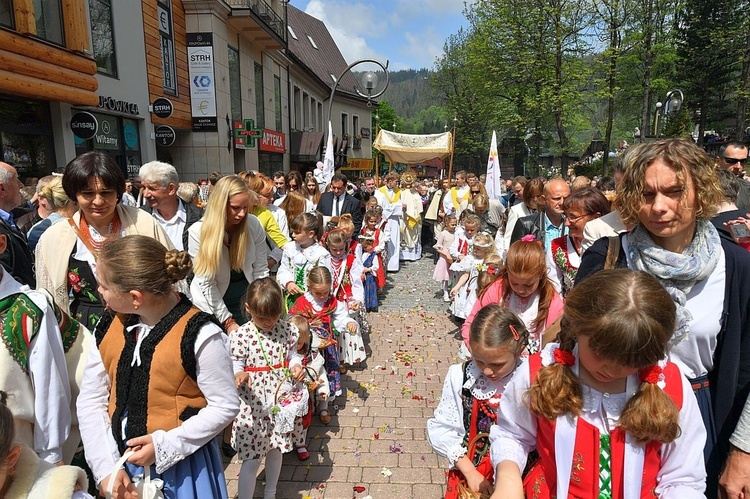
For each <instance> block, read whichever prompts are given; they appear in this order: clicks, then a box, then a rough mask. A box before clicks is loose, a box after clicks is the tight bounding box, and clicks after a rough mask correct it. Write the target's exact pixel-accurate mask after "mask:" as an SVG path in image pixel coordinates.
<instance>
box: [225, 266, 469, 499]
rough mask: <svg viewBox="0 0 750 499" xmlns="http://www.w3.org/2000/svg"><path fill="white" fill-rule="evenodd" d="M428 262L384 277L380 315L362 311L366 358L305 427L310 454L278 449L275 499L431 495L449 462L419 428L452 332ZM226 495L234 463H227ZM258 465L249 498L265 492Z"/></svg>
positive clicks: (447, 358) (449, 356) (453, 344)
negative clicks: (304, 457) (368, 329)
mask: <svg viewBox="0 0 750 499" xmlns="http://www.w3.org/2000/svg"><path fill="white" fill-rule="evenodd" d="M433 269H434V265H433V263H432V259H431V258H428V257H425V258H423V259H422V260H420V261H417V262H410V263H407V264H405V265H402V268H401V271H400V272H398V273H396V274H389V276H388V281H389V285H388V286H387V291H386V296H385V297H384V298H383V299H382V301H381V306H380V309H379V312H377V313H370V314H368V318H369V321H370V323H371V324H372V333H371V334H370V336H369V338H365V343H366V345H367V346H368V348H369V350H370V351H369V352H368V359H367V361H366V362H365V363H363V364H362V365H361V366H360V367H358V368H354V369H351V370H350V371H349V372H348V373H347V374H346V375H343V376H342V385H343V388H344V395H343V396H341V397H337V398H336V400H335V405H334V408H333V411H331V412H332V421H331V424H330V425H329V426H323V425H322V424H320V422H319V421H318V419H317V416H316V417H314V419H313V425H312V426H311V428H310V430H309V432H308V450H309V451H310V454H311V458H310V459H309V460H308V461H306V462H301V461H299V460H298V459H297V456H296V454H295V453H294V452H292V453H289V454H286V455H285V456H284V465H283V468H282V470H281V478H280V480H279V485H278V488H277V495H276V497H277V498H278V499H287V498H289V499H292V498H293V499H299V498H304V499H307V498H315V499H322V498H325V499H349V498H357V499H364V498H366V497H367V496H370V497H371V498H372V499H381V498H393V497H396V496H398V497H399V498H400V499H401V498H404V499H405V498H426V499H432V498H435V499H438V498H441V497H443V495H444V491H445V487H444V486H445V469H446V467H447V462H446V461H445V460H444V459H442V458H438V456H437V455H436V454H435V453H434V452H433V451H432V449H431V448H430V445H429V443H428V442H427V440H426V436H425V425H426V421H427V419H428V418H430V417H431V416H432V414H433V412H434V410H435V407H437V404H438V401H439V399H440V395H441V392H442V387H443V379H444V376H445V373H446V372H447V370H448V367H449V366H450V365H451V364H453V363H455V362H457V360H456V352H457V350H458V346H459V341H460V332H459V330H458V327H457V325H456V324H454V323H453V322H452V321H451V320H450V319H449V315H448V313H447V306H446V304H445V303H443V301H442V296H441V295H439V294H438V293H437V290H438V284H437V283H436V282H435V281H433V280H432V272H433ZM225 464H226V467H225V473H226V477H227V484H228V488H229V497H233V496H234V495H235V494H236V492H237V474H238V472H239V468H240V464H239V462H237V461H236V460H232V461H231V462H230V461H229V460H226V461H225ZM263 481H264V474H263V472H261V474H260V477H259V479H258V486H257V487H256V491H255V494H256V495H255V497H262V495H263Z"/></svg>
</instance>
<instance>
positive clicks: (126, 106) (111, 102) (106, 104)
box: [98, 95, 138, 116]
mask: <svg viewBox="0 0 750 499" xmlns="http://www.w3.org/2000/svg"><path fill="white" fill-rule="evenodd" d="M98 107H100V108H102V109H106V110H107V111H117V112H118V113H124V114H132V115H133V116H138V104H133V103H132V102H127V101H124V100H117V99H115V98H114V97H107V96H104V95H101V96H99V106H98Z"/></svg>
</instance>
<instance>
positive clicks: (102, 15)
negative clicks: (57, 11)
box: [89, 0, 117, 77]
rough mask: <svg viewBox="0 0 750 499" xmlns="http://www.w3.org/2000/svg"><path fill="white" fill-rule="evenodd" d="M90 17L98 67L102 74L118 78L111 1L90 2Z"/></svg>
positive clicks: (90, 0)
mask: <svg viewBox="0 0 750 499" xmlns="http://www.w3.org/2000/svg"><path fill="white" fill-rule="evenodd" d="M89 17H90V18H91V41H92V44H93V49H94V59H95V60H96V67H97V69H98V71H99V72H100V73H103V74H105V75H108V76H114V77H117V57H116V55H115V32H114V28H113V23H112V2H111V0H89Z"/></svg>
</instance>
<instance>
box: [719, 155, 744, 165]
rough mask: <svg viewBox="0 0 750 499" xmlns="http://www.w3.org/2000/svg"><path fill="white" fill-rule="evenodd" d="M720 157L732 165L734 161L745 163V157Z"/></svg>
mask: <svg viewBox="0 0 750 499" xmlns="http://www.w3.org/2000/svg"><path fill="white" fill-rule="evenodd" d="M722 159H723V160H724V161H726V162H727V163H729V164H730V165H734V164H736V163H739V164H741V165H744V164H745V163H747V158H744V159H738V158H727V157H726V156H723V157H722Z"/></svg>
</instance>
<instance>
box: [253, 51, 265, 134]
mask: <svg viewBox="0 0 750 499" xmlns="http://www.w3.org/2000/svg"><path fill="white" fill-rule="evenodd" d="M265 114H266V113H265V102H263V66H261V65H260V64H258V63H257V62H256V63H255V126H257V127H258V128H265V127H266V116H265Z"/></svg>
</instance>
